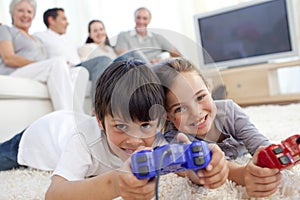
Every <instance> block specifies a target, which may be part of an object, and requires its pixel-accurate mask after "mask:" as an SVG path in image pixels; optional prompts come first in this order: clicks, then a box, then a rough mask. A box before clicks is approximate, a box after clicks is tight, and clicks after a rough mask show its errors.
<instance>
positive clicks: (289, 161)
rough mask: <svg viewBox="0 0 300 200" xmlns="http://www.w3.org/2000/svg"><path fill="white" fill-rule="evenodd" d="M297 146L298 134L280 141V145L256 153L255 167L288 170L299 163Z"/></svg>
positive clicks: (299, 156)
mask: <svg viewBox="0 0 300 200" xmlns="http://www.w3.org/2000/svg"><path fill="white" fill-rule="evenodd" d="M299 146H300V135H298V134H296V135H293V136H290V137H288V138H287V139H286V140H283V141H281V144H271V145H270V146H268V147H266V148H265V149H263V150H261V151H260V152H259V153H258V157H257V165H258V166H260V167H268V168H277V169H279V170H281V169H285V168H290V167H292V166H294V165H295V164H297V163H298V162H299V161H300V148H299Z"/></svg>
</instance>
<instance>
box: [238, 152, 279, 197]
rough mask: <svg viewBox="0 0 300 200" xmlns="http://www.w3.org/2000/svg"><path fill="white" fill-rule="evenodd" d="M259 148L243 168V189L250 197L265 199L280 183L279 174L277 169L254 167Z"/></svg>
mask: <svg viewBox="0 0 300 200" xmlns="http://www.w3.org/2000/svg"><path fill="white" fill-rule="evenodd" d="M262 148H263V147H260V148H259V149H258V150H257V151H256V152H255V154H254V155H253V158H252V159H251V160H250V161H249V162H248V164H247V165H246V167H245V174H244V176H245V187H246V190H247V194H248V195H249V196H250V197H256V198H258V197H266V196H269V195H271V194H273V193H274V192H275V191H276V189H277V186H278V185H279V183H280V179H281V174H280V171H279V170H278V169H269V168H262V167H259V166H257V165H256V161H257V155H258V152H259V151H260V150H262Z"/></svg>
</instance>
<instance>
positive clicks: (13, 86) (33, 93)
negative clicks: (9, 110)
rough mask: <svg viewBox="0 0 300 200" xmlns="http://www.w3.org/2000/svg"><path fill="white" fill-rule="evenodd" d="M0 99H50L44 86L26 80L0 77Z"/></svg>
mask: <svg viewBox="0 0 300 200" xmlns="http://www.w3.org/2000/svg"><path fill="white" fill-rule="evenodd" d="M0 98H2V99H15V98H18V99H19V98H35V99H36V98H37V99H49V98H50V97H49V93H48V89H47V86H46V84H43V83H41V82H38V81H35V80H31V79H26V78H19V77H12V76H6V75H0Z"/></svg>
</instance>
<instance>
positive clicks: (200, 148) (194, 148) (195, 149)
mask: <svg viewBox="0 0 300 200" xmlns="http://www.w3.org/2000/svg"><path fill="white" fill-rule="evenodd" d="M201 151H202V146H200V145H199V146H193V147H192V152H193V153H198V152H201Z"/></svg>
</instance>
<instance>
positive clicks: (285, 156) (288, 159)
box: [278, 155, 291, 165]
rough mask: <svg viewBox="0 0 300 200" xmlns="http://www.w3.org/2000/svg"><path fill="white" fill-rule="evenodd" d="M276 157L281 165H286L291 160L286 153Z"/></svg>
mask: <svg viewBox="0 0 300 200" xmlns="http://www.w3.org/2000/svg"><path fill="white" fill-rule="evenodd" d="M278 159H279V161H280V163H281V164H282V165H287V164H289V163H290V162H291V160H290V158H289V157H288V156H287V155H284V156H281V157H279V158H278Z"/></svg>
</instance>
